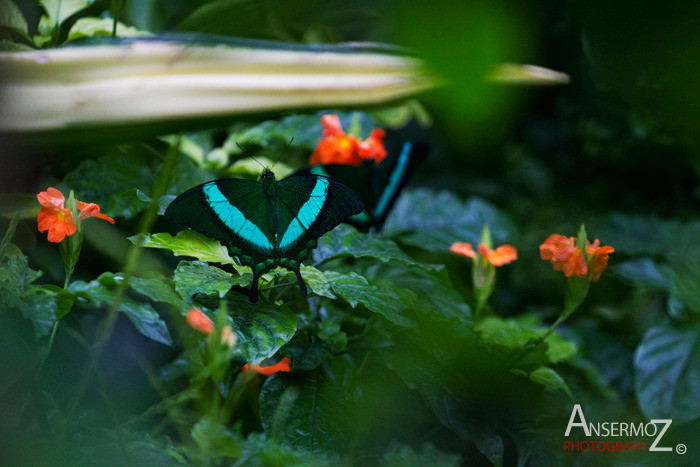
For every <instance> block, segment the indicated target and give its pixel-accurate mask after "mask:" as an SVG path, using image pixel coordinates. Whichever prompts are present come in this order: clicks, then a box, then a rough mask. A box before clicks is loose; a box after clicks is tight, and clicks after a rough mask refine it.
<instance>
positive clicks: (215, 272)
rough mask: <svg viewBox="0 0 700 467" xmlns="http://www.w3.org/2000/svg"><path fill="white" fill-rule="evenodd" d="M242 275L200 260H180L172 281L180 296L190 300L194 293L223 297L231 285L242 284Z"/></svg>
mask: <svg viewBox="0 0 700 467" xmlns="http://www.w3.org/2000/svg"><path fill="white" fill-rule="evenodd" d="M244 277H245V276H234V275H233V274H230V273H228V272H226V271H223V270H222V269H220V268H217V267H215V266H209V265H208V264H206V263H203V262H201V261H180V263H179V264H178V265H177V268H176V269H175V273H174V275H173V281H174V282H175V290H177V292H178V293H179V294H180V296H182V298H184V299H185V300H187V301H190V302H191V300H192V296H193V295H195V294H203V295H213V294H216V295H218V296H219V298H223V297H224V295H226V292H228V291H229V290H231V287H233V285H241V284H243V281H242V279H243V278H244ZM247 282H248V283H250V278H247ZM246 285H247V284H246Z"/></svg>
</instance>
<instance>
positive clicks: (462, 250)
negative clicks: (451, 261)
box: [450, 242, 476, 259]
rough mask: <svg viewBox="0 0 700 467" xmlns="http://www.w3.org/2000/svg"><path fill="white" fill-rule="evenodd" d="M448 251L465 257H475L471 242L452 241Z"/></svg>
mask: <svg viewBox="0 0 700 467" xmlns="http://www.w3.org/2000/svg"><path fill="white" fill-rule="evenodd" d="M450 251H451V252H452V253H454V254H457V255H461V256H465V257H467V258H472V259H474V258H476V252H475V251H474V248H472V244H471V243H462V242H454V243H453V244H452V246H451V247H450Z"/></svg>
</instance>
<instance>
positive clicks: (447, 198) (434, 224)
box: [385, 188, 513, 253]
mask: <svg viewBox="0 0 700 467" xmlns="http://www.w3.org/2000/svg"><path fill="white" fill-rule="evenodd" d="M484 225H488V226H489V228H490V229H491V235H492V237H493V239H494V241H495V242H496V243H497V244H499V243H503V242H504V241H506V239H507V238H509V237H510V235H509V234H510V233H511V232H512V230H513V227H512V225H511V223H510V222H509V221H508V219H507V217H506V216H504V215H503V214H502V213H499V212H498V210H497V209H496V208H495V207H494V206H492V205H490V204H489V203H487V202H485V201H483V200H481V199H478V198H472V199H470V200H466V201H462V200H460V199H459V197H458V196H456V195H455V194H454V193H450V192H447V191H442V192H435V191H432V190H428V189H424V188H422V189H417V190H412V191H406V192H405V193H404V195H403V196H402V197H401V198H400V199H399V201H398V202H397V203H396V206H394V209H393V210H392V213H391V215H390V216H389V219H387V223H386V227H385V230H386V233H387V234H388V235H394V236H398V238H399V239H400V240H401V242H403V243H407V244H409V245H412V246H416V247H419V248H423V249H426V250H429V251H433V252H436V253H440V252H445V251H447V249H448V248H449V247H450V245H452V244H453V243H454V242H470V243H472V244H478V243H479V239H480V238H481V231H482V229H483V227H484Z"/></svg>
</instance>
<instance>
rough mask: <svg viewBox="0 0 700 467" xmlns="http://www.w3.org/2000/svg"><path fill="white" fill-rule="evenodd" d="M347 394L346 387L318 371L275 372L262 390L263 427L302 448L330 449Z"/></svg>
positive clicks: (319, 450) (291, 444)
mask: <svg viewBox="0 0 700 467" xmlns="http://www.w3.org/2000/svg"><path fill="white" fill-rule="evenodd" d="M343 395H344V394H343V391H342V387H340V386H339V385H333V384H332V382H331V381H329V380H327V379H325V378H322V377H321V375H320V374H319V373H318V371H317V370H315V371H310V372H306V373H301V374H284V373H275V374H274V375H272V376H271V377H270V378H268V379H267V381H265V384H264V385H263V387H262V389H261V390H260V418H261V421H262V425H263V428H264V429H265V432H266V433H269V434H271V435H272V436H275V437H277V438H281V441H283V442H284V443H285V444H288V445H290V446H292V447H294V448H296V449H299V450H301V451H308V452H314V453H315V452H322V451H325V450H328V449H329V447H330V446H331V445H332V442H333V441H334V439H333V437H334V435H333V433H332V431H331V430H332V427H333V426H335V425H337V421H335V420H334V417H335V416H336V412H337V411H338V409H339V408H340V407H343V406H344V404H342V403H341V402H340V401H342V400H344V398H343ZM336 402H337V403H338V404H337V405H336ZM337 416H340V414H337Z"/></svg>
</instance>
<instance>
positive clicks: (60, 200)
mask: <svg viewBox="0 0 700 467" xmlns="http://www.w3.org/2000/svg"><path fill="white" fill-rule="evenodd" d="M36 198H37V200H38V201H39V204H41V205H42V206H43V207H42V208H41V211H39V216H38V218H37V221H38V224H39V232H46V231H47V230H48V231H49V233H48V236H47V238H48V240H49V241H50V242H53V243H60V242H61V241H62V240H63V239H64V238H66V236H68V237H70V236H71V235H73V234H74V233H75V232H76V230H77V226H76V224H75V219H74V218H73V214H72V213H71V212H70V209H68V208H67V207H66V206H65V203H66V198H65V197H64V196H63V193H61V192H60V191H59V190H57V189H56V188H53V187H49V188H48V189H47V190H46V191H42V192H41V193H39V194H38V195H36ZM77 205H78V209H80V215H79V218H80V219H85V218H87V217H99V218H100V219H105V220H107V221H109V222H111V223H112V224H114V219H112V218H111V217H109V216H107V215H105V214H100V207H99V206H98V205H96V204H95V203H84V202H82V201H78V202H77Z"/></svg>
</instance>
